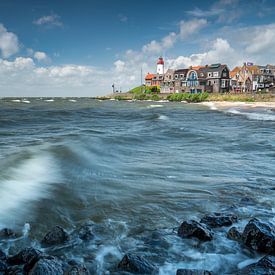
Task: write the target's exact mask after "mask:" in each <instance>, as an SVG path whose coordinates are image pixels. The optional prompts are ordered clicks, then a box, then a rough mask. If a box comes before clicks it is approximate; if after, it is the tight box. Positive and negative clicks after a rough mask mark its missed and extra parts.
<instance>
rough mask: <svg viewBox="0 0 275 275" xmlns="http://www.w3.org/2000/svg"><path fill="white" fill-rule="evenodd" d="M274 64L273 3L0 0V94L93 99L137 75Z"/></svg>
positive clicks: (270, 0) (124, 86) (267, 0)
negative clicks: (159, 64)
mask: <svg viewBox="0 0 275 275" xmlns="http://www.w3.org/2000/svg"><path fill="white" fill-rule="evenodd" d="M160 55H162V56H163V57H164V58H165V62H166V64H165V66H166V69H167V68H184V67H187V66H190V65H205V64H209V63H226V64H228V65H229V67H230V68H233V67H234V66H236V65H241V64H242V63H243V62H246V61H249V62H254V63H257V64H267V63H269V64H270V63H273V64H274V63H275V1H274V0H249V1H246V0H210V1H206V0H201V1H200V0H197V1H178V0H169V1H163V0H158V1H154V0H151V1H148V0H146V1H145V0H139V1H129V0H106V1H102V0H78V1H71V0H56V1H53V0H52V1H50V0H32V1H31V0H25V1H21V0H1V1H0V96H39V97H40V96H95V95H104V94H108V93H110V91H111V90H112V89H111V85H112V84H113V83H115V85H116V87H117V88H119V87H120V89H121V90H122V91H126V90H128V89H129V88H131V87H133V86H136V85H139V84H140V81H141V80H140V79H141V68H142V70H143V73H144V74H145V73H147V72H152V73H153V72H155V63H156V60H157V58H158V57H159V56H160Z"/></svg>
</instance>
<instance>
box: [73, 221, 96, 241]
mask: <svg viewBox="0 0 275 275" xmlns="http://www.w3.org/2000/svg"><path fill="white" fill-rule="evenodd" d="M77 233H78V237H79V238H80V239H81V240H83V241H89V240H92V239H94V237H95V236H94V233H93V225H92V224H84V225H82V226H81V227H80V228H79V229H78V230H77Z"/></svg>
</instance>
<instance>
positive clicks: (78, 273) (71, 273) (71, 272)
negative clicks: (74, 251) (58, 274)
mask: <svg viewBox="0 0 275 275" xmlns="http://www.w3.org/2000/svg"><path fill="white" fill-rule="evenodd" d="M64 275H90V272H89V270H88V269H87V267H86V266H85V265H84V264H82V263H78V262H76V261H74V260H72V261H69V262H68V267H67V268H66V270H65V272H64Z"/></svg>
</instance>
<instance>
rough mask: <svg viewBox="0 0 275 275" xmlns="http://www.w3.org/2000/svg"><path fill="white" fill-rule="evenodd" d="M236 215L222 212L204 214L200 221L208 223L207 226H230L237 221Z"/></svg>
mask: <svg viewBox="0 0 275 275" xmlns="http://www.w3.org/2000/svg"><path fill="white" fill-rule="evenodd" d="M237 221H238V218H237V216H235V215H233V214H222V213H214V214H211V215H205V216H204V217H203V218H202V219H201V220H200V222H201V223H204V224H206V225H208V226H209V227H212V228H215V227H222V226H231V225H232V224H233V223H235V222H237Z"/></svg>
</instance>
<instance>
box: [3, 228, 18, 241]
mask: <svg viewBox="0 0 275 275" xmlns="http://www.w3.org/2000/svg"><path fill="white" fill-rule="evenodd" d="M8 238H17V235H16V233H15V232H14V231H13V230H12V229H10V228H3V229H1V230H0V239H8Z"/></svg>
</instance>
